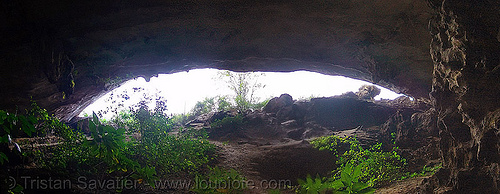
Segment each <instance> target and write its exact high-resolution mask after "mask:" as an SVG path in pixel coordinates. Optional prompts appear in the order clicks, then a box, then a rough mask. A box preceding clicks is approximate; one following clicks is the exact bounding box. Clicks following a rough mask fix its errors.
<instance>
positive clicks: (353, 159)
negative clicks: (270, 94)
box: [311, 136, 406, 186]
mask: <svg viewBox="0 0 500 194" xmlns="http://www.w3.org/2000/svg"><path fill="white" fill-rule="evenodd" d="M311 144H313V146H314V147H316V148H319V149H320V150H324V149H326V150H330V151H332V152H333V153H334V154H336V155H337V157H338V160H337V164H338V165H339V167H338V168H337V169H335V170H334V171H333V172H332V173H333V175H334V178H339V177H340V176H341V172H342V170H343V169H344V168H346V166H347V165H353V166H357V165H359V164H361V163H364V164H365V165H364V168H363V169H362V170H361V175H360V177H359V180H360V181H362V182H367V183H369V184H372V185H374V186H381V185H384V184H388V183H390V182H392V181H395V180H399V179H400V178H401V177H402V176H403V175H404V171H403V170H404V167H405V166H406V160H405V159H404V158H402V157H401V156H400V155H399V154H398V153H397V152H396V150H397V148H394V149H393V150H392V151H389V152H386V151H383V150H382V148H381V147H382V144H381V143H378V144H375V145H372V146H371V147H370V148H368V149H364V148H363V147H361V145H360V143H359V141H357V140H356V138H351V137H348V138H341V137H336V136H327V137H320V138H317V139H315V140H314V141H312V142H311ZM347 145H349V149H347V150H346V146H347Z"/></svg>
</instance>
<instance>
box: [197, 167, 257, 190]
mask: <svg viewBox="0 0 500 194" xmlns="http://www.w3.org/2000/svg"><path fill="white" fill-rule="evenodd" d="M247 188H248V185H247V182H246V180H245V178H244V177H243V176H242V175H240V174H239V173H238V172H237V171H236V170H234V169H230V170H223V169H220V168H219V167H214V168H210V171H209V172H208V173H207V174H206V175H205V176H196V177H195V185H194V187H193V188H192V191H194V192H196V193H242V192H243V191H244V190H246V189H247Z"/></svg>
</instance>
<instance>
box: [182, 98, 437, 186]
mask: <svg viewBox="0 0 500 194" xmlns="http://www.w3.org/2000/svg"><path fill="white" fill-rule="evenodd" d="M235 114H236V113H234V112H218V113H210V114H209V115H204V116H203V117H199V118H198V119H196V120H194V121H192V122H190V123H189V124H190V125H192V126H195V127H199V128H201V127H204V128H207V129H208V131H209V132H210V133H211V136H210V137H211V141H212V143H214V144H215V145H217V147H218V148H219V156H220V159H219V164H218V165H219V166H221V167H224V168H227V169H230V168H233V169H236V170H237V171H239V172H240V173H241V174H243V175H244V176H245V177H246V178H247V179H248V180H250V181H252V182H253V183H255V184H254V185H253V186H252V187H251V188H250V190H248V193H267V192H268V191H269V188H271V189H272V188H281V191H282V192H285V193H293V190H292V189H287V188H288V187H286V186H285V185H279V183H282V184H285V183H286V184H288V185H297V182H296V181H297V179H298V178H301V179H304V178H305V177H306V176H307V175H308V174H311V175H313V176H314V175H316V174H319V175H321V176H327V175H328V172H330V171H331V170H333V169H335V167H336V164H335V160H336V158H335V157H334V156H333V155H332V154H331V153H329V152H328V151H319V150H317V149H315V148H313V147H312V146H311V145H310V144H309V141H310V140H312V139H314V138H315V137H319V136H325V135H332V134H335V135H338V136H341V137H345V136H356V137H357V139H358V140H359V141H360V142H361V143H362V144H373V143H375V142H383V143H389V142H390V141H392V140H391V138H395V139H394V140H395V141H396V144H397V145H398V146H400V149H401V151H402V152H401V155H402V156H403V157H405V158H407V160H408V169H409V170H412V171H418V170H419V169H422V167H423V166H424V165H429V164H435V163H438V162H439V155H438V152H437V150H438V149H437V141H438V140H437V134H436V133H435V129H434V128H432V122H433V120H432V119H431V118H432V117H431V115H432V110H429V109H426V105H425V102H414V101H411V100H409V99H408V98H400V99H397V100H394V101H377V102H374V101H370V100H361V99H359V98H356V97H355V96H353V95H350V94H346V95H343V96H337V97H330V98H316V99H311V100H310V101H301V102H298V101H294V100H293V99H292V97H291V96H289V95H282V96H281V97H278V98H274V99H272V100H271V101H270V102H269V103H268V105H267V106H266V107H264V108H263V110H259V111H253V112H247V113H245V116H244V118H243V123H244V124H242V125H241V126H238V127H237V130H233V131H231V132H228V133H218V132H217V130H218V129H216V128H214V127H213V126H212V127H210V123H213V122H215V121H216V120H217V119H220V118H223V117H227V116H235ZM233 127H234V126H233ZM219 130H220V129H219ZM425 179H426V177H418V178H412V179H407V180H404V181H399V182H396V183H394V184H392V185H389V186H386V187H384V188H379V189H378V191H377V193H415V192H420V190H419V187H420V185H421V183H422V181H423V180H425ZM271 181H274V182H272V183H278V184H274V185H269V182H271ZM266 188H267V190H266Z"/></svg>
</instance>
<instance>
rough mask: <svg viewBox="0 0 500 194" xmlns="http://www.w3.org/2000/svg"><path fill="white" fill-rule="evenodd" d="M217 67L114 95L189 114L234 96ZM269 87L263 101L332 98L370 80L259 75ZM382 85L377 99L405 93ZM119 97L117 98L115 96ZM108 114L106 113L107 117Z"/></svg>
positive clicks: (100, 104) (100, 105)
mask: <svg viewBox="0 0 500 194" xmlns="http://www.w3.org/2000/svg"><path fill="white" fill-rule="evenodd" d="M218 71H220V70H216V69H196V70H191V71H189V72H180V73H174V74H161V75H159V76H158V77H153V78H151V80H150V81H149V82H146V81H145V80H144V78H136V79H134V80H130V81H128V82H126V83H124V84H122V85H121V86H120V87H119V88H117V89H115V90H113V92H114V94H115V95H116V94H119V93H124V92H125V93H127V95H128V96H130V99H128V100H124V101H125V106H127V105H131V104H135V103H137V102H139V101H140V99H141V97H142V96H143V95H144V94H148V93H149V95H154V94H157V95H159V96H163V97H164V98H165V99H167V109H168V112H169V113H174V114H177V113H188V112H189V111H190V110H191V108H192V107H194V105H195V104H196V102H197V101H201V100H203V99H204V98H205V97H214V96H217V95H233V94H232V92H231V91H230V90H229V89H228V87H227V84H226V83H225V82H223V81H220V80H217V79H215V78H216V77H217V72H218ZM258 80H259V82H260V83H262V84H264V85H265V87H264V88H262V89H260V90H258V91H256V94H255V95H256V96H257V97H259V98H260V100H265V99H267V98H270V97H277V96H279V95H281V94H283V93H288V94H290V95H291V96H292V97H293V98H294V99H300V98H308V97H311V96H314V97H329V96H335V95H340V94H343V93H345V92H348V91H353V92H357V91H358V89H359V87H361V86H362V85H363V84H370V83H368V82H364V81H360V80H355V79H351V78H346V77H342V76H329V75H323V74H320V73H314V72H308V71H296V72H291V73H277V72H266V73H264V75H263V76H260V77H259V78H258ZM134 87H135V88H137V87H142V88H144V89H145V90H144V91H142V92H133V89H132V88H134ZM377 87H379V88H380V89H381V90H382V91H381V93H380V95H378V96H376V97H375V99H381V98H383V99H394V98H397V97H399V96H402V94H396V93H394V92H392V91H390V90H388V89H386V88H383V87H380V86H377ZM110 94H111V92H110V93H108V94H106V95H105V96H103V97H101V98H100V99H99V100H97V101H96V102H94V103H93V104H91V105H90V106H88V107H87V108H86V109H85V110H84V111H83V112H82V113H81V114H80V116H83V115H84V114H85V113H87V114H89V115H90V114H91V113H92V111H95V112H97V111H99V110H101V109H104V108H105V107H107V106H109V105H110V102H107V101H106V99H108V98H109V95H110ZM115 100H116V98H115ZM105 117H106V116H105Z"/></svg>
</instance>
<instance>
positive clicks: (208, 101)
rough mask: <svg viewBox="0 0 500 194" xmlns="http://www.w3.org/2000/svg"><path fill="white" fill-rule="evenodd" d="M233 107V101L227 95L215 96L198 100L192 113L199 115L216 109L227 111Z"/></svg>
mask: <svg viewBox="0 0 500 194" xmlns="http://www.w3.org/2000/svg"><path fill="white" fill-rule="evenodd" d="M230 108H231V103H230V102H229V99H228V97H227V96H215V97H210V98H208V97H207V98H205V99H204V100H203V101H198V102H196V104H195V106H194V107H193V109H191V115H193V116H195V117H196V116H199V115H202V114H206V113H209V112H214V111H226V110H229V109H230Z"/></svg>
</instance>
